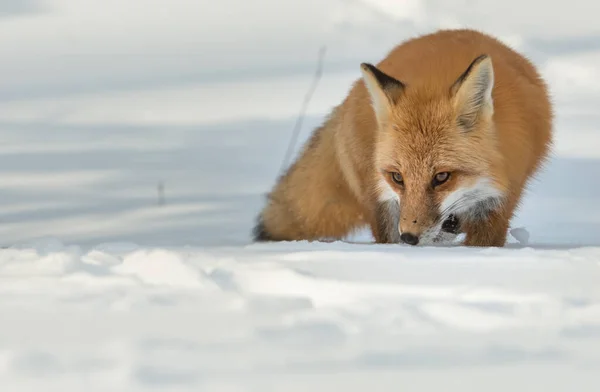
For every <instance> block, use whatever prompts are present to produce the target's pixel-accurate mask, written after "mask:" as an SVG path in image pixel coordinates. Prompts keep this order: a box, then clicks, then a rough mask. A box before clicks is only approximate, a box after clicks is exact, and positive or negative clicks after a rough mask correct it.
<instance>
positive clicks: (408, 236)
mask: <svg viewBox="0 0 600 392" xmlns="http://www.w3.org/2000/svg"><path fill="white" fill-rule="evenodd" d="M403 223H404V224H403ZM429 227H430V225H429V226H428V225H426V226H425V230H427V229H428V228H429ZM399 230H400V233H401V234H400V240H401V241H402V242H404V243H405V244H408V245H418V244H419V241H420V239H421V236H422V234H423V232H424V231H425V230H423V226H420V225H419V220H418V219H413V220H412V221H408V220H407V219H405V218H402V219H401V221H400V227H399ZM440 230H441V231H443V232H446V233H451V234H458V233H459V232H460V221H459V219H458V217H456V216H455V215H450V216H448V217H447V218H446V220H444V222H443V223H442V225H441V227H440Z"/></svg>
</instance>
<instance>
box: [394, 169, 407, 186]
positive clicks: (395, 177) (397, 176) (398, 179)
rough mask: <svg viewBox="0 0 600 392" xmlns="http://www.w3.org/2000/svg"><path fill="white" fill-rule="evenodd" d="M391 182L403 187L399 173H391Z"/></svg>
mask: <svg viewBox="0 0 600 392" xmlns="http://www.w3.org/2000/svg"><path fill="white" fill-rule="evenodd" d="M392 180H393V181H394V182H395V183H396V184H398V185H404V179H403V178H402V174H400V173H397V172H395V173H392Z"/></svg>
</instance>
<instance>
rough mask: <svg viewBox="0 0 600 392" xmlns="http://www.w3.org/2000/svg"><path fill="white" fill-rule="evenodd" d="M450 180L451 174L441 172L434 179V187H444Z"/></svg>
mask: <svg viewBox="0 0 600 392" xmlns="http://www.w3.org/2000/svg"><path fill="white" fill-rule="evenodd" d="M449 178H450V173H449V172H440V173H438V174H436V175H435V176H434V177H433V181H432V185H433V187H434V188H435V187H436V186H439V185H442V184H443V183H445V182H446V181H448V179H449Z"/></svg>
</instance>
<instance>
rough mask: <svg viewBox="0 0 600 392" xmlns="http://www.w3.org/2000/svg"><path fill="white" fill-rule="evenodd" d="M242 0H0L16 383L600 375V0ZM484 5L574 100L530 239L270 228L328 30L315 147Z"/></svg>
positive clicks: (370, 382) (524, 379) (569, 381)
mask: <svg viewBox="0 0 600 392" xmlns="http://www.w3.org/2000/svg"><path fill="white" fill-rule="evenodd" d="M217 3H218V2H211V3H210V7H209V6H208V5H207V3H206V2H191V1H185V0H173V1H171V2H170V3H169V4H170V6H169V8H168V9H167V8H166V7H164V4H165V3H164V2H160V1H155V0H153V1H151V2H148V1H146V0H144V1H142V0H128V1H127V2H117V1H116V0H110V1H105V2H103V3H102V4H100V3H94V4H92V2H81V1H80V0H77V1H76V0H51V1H47V2H43V3H42V2H36V1H21V2H18V4H17V2H16V1H15V2H11V1H7V2H3V3H2V4H0V50H1V51H2V52H3V53H4V56H3V61H2V62H1V63H0V75H2V78H1V79H0V80H1V83H2V84H1V86H0V246H2V248H1V249H0V390H2V391H10V392H13V391H14V392H21V391H24V392H25V391H27V392H29V391H40V390H43V391H50V392H51V391H61V392H72V391H82V390H86V391H90V392H94V391H128V392H136V391H151V390H165V391H182V392H187V391H209V392H213V391H215V392H229V391H235V392H237V391H261V392H263V391H286V392H288V391H289V392H294V391H307V390H319V391H320V390H345V391H364V390H367V389H371V390H377V391H397V390H399V389H408V390H411V391H412V390H414V391H436V392H437V391H461V392H463V391H482V390H485V391H491V392H493V391H502V392H505V391H507V390H511V389H512V390H518V391H521V390H533V391H537V390H543V391H566V390H576V391H597V390H598V389H599V387H600V379H599V378H598V370H600V354H599V353H600V350H599V349H600V284H599V282H600V212H599V211H600V210H599V209H598V208H597V204H598V200H600V183H599V182H598V181H596V178H597V177H598V173H600V150H599V148H598V147H599V146H600V133H599V132H598V124H599V123H600V113H598V110H597V107H598V105H599V104H600V101H599V99H598V98H597V95H598V92H599V91H600V89H599V88H598V86H600V85H599V84H598V80H597V78H596V76H598V72H597V69H598V66H600V61H599V59H600V56H599V53H600V47H598V46H597V44H595V40H594V39H593V38H594V37H595V36H596V35H597V29H598V26H597V24H596V23H595V19H594V18H595V15H597V12H593V7H597V4H596V2H592V1H587V2H585V1H576V2H575V3H579V4H578V6H577V7H576V6H575V5H574V3H573V2H572V3H569V7H568V9H566V8H565V6H564V5H563V6H561V4H562V3H555V4H554V5H551V4H547V2H544V3H542V2H538V1H532V2H528V3H527V5H526V7H521V6H524V5H523V4H521V3H522V2H521V3H518V6H519V7H520V8H519V9H521V12H515V11H514V9H515V7H516V6H517V3H516V2H514V1H505V2H503V3H502V5H501V8H497V9H496V10H495V11H494V4H495V3H493V4H492V2H491V1H490V2H481V3H480V2H478V3H477V5H474V4H473V3H472V2H465V1H458V0H457V1H446V0H444V2H442V1H428V2H424V1H418V0H411V1H408V2H406V4H404V5H403V6H402V9H395V8H394V7H395V2H391V1H387V0H386V1H383V0H377V1H374V0H373V1H347V0H346V1H341V0H340V1H330V2H327V3H322V2H321V1H319V2H317V1H316V0H315V1H313V0H311V1H305V2H285V6H282V4H283V3H282V2H276V1H274V0H260V1H259V2H253V3H252V5H248V4H247V2H242V1H239V0H227V1H223V2H221V3H218V4H217ZM9 4H10V5H9ZM288 6H289V7H290V8H287V7H288ZM540 6H543V7H544V10H545V13H544V15H543V17H541V14H539V15H537V14H536V11H537V9H538V7H540ZM266 9H269V10H270V11H272V12H273V13H274V14H277V15H278V16H277V17H272V16H268V15H267V14H266V11H265V10H266ZM388 11H389V12H388ZM115 15H121V16H119V17H115ZM502 15H504V17H502ZM506 15H510V17H509V18H507V17H506ZM532 15H537V16H536V17H532ZM559 20H560V21H561V24H560V26H561V27H560V28H557V26H558V24H557V21H559ZM225 21H228V22H227V23H226V22H225ZM307 21H310V26H311V27H309V24H308V22H307ZM500 21H501V23H500ZM507 21H508V22H507ZM555 22H556V23H555ZM461 24H469V25H477V26H480V27H481V26H483V27H489V29H488V30H491V31H492V32H494V33H497V34H498V35H499V36H502V37H503V38H504V39H505V40H506V41H508V42H510V43H511V44H513V45H515V46H516V47H518V48H519V49H522V50H527V51H528V52H530V53H531V56H532V58H533V59H534V60H535V61H536V63H537V64H538V65H539V66H540V69H541V70H542V72H543V73H544V75H545V76H546V77H547V78H548V80H549V81H550V82H551V86H552V93H553V100H554V102H555V104H556V116H557V117H556V138H555V141H556V143H555V146H554V150H553V155H552V159H551V160H550V162H549V163H548V165H547V166H546V167H545V168H544V170H543V172H542V173H540V175H539V176H538V177H537V178H536V180H535V181H533V182H532V183H531V186H530V187H529V189H528V191H527V193H526V196H525V199H524V200H523V203H522V205H521V207H520V209H519V211H518V214H517V216H516V217H515V219H514V220H513V222H512V225H511V230H510V236H509V243H508V244H507V246H506V247H505V248H502V249H467V248H463V247H460V246H452V247H431V248H413V247H409V246H403V245H375V244H372V243H371V241H372V239H371V238H370V236H369V234H368V231H366V230H365V231H362V232H359V233H356V234H355V235H353V236H350V237H349V238H348V239H347V240H346V241H338V242H331V243H325V242H323V243H309V242H304V241H300V242H293V243H274V244H268V243H267V244H254V243H251V241H250V231H251V229H252V225H253V224H254V219H255V217H256V214H257V213H258V211H259V209H260V208H261V207H262V205H263V202H264V194H265V192H267V191H268V190H269V188H270V187H271V186H272V184H273V182H274V181H275V179H276V177H277V175H278V174H279V170H280V166H281V162H282V160H283V158H284V154H285V151H286V147H287V143H288V141H289V140H290V137H291V130H292V128H293V125H294V122H295V121H296V117H295V116H296V115H297V112H298V110H299V108H300V106H301V103H302V100H303V98H304V94H305V92H306V90H307V89H308V87H309V84H310V81H311V78H312V73H313V72H314V66H315V61H316V55H317V51H318V49H319V47H320V46H321V45H322V44H323V43H324V42H325V43H326V44H327V45H328V49H327V55H326V59H325V66H324V74H323V77H322V79H321V81H320V83H319V85H318V88H317V90H316V92H315V94H314V97H313V99H312V100H311V102H310V105H309V107H308V116H307V118H306V119H305V121H304V126H303V128H302V133H301V136H300V141H299V143H298V145H297V146H296V151H298V149H299V148H300V146H301V143H302V142H304V141H305V140H306V139H307V138H308V137H309V135H310V131H311V130H312V129H313V128H314V127H316V126H318V125H319V124H320V123H321V121H322V120H323V118H324V116H325V115H326V114H327V112H328V110H330V109H331V108H332V107H333V106H334V105H336V104H337V103H338V102H339V101H340V100H341V99H342V98H343V97H344V95H345V94H346V93H347V91H348V89H349V86H350V83H351V82H352V81H353V80H354V79H355V78H358V77H360V70H359V68H358V66H357V64H358V63H359V62H360V61H364V60H369V59H370V60H369V61H377V58H379V57H380V56H381V55H383V54H384V53H385V52H386V51H387V50H388V49H389V47H390V46H391V45H393V44H394V43H396V41H398V39H399V37H406V36H411V35H415V34H417V33H420V32H424V31H427V30H429V29H430V28H433V27H437V26H454V25H461ZM273 32H276V34H274V33H273ZM161 189H162V190H161Z"/></svg>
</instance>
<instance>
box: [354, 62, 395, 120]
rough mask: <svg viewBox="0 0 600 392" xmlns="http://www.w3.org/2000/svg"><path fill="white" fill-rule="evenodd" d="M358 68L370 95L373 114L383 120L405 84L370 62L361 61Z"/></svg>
mask: <svg viewBox="0 0 600 392" xmlns="http://www.w3.org/2000/svg"><path fill="white" fill-rule="evenodd" d="M360 70H361V71H362V75H363V80H364V82H365V86H366V87H367V90H368V92H369V95H370V96H371V102H372V105H373V109H374V110H375V114H376V115H377V118H378V119H379V121H385V119H386V118H387V116H388V115H389V113H390V110H391V108H392V106H393V105H394V104H396V102H397V101H398V99H399V98H400V96H401V95H402V93H403V92H404V89H405V88H406V86H405V85H404V83H402V82H401V81H399V80H397V79H395V78H393V77H391V76H389V75H388V74H386V73H384V72H382V71H380V70H379V69H378V68H377V67H375V66H374V65H372V64H369V63H362V64H361V65H360Z"/></svg>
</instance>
